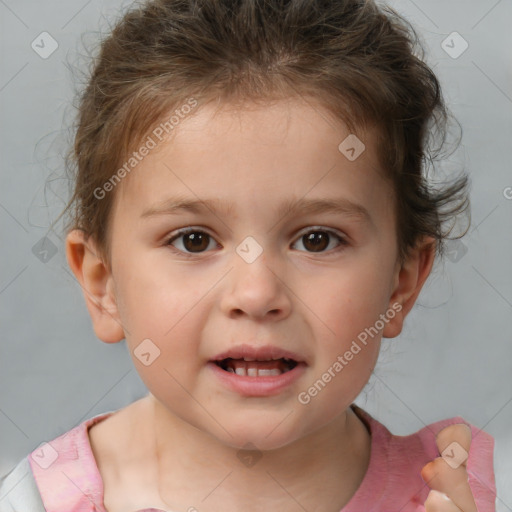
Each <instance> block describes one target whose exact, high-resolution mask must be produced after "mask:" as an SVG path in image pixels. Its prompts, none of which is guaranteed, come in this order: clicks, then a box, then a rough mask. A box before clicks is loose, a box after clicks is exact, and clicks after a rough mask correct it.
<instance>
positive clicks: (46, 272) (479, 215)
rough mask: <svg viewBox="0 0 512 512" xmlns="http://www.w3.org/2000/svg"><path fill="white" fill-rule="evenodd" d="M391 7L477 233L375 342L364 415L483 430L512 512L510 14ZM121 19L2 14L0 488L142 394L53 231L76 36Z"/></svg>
mask: <svg viewBox="0 0 512 512" xmlns="http://www.w3.org/2000/svg"><path fill="white" fill-rule="evenodd" d="M389 4H390V5H391V6H392V7H394V8H396V9H397V10H398V11H399V12H400V13H402V14H404V15H405V16H406V17H407V18H408V19H409V20H411V21H412V22H413V23H414V24H415V26H416V27H417V29H418V31H419V32H420V34H421V36H422V37H423V40H424V43H425V45H426V49H427V60H428V62H429V63H430V65H431V66H432V67H433V68H434V70H435V71H436V73H437V74H438V76H439V78H440V79H441V82H442V85H443V88H444V94H445V98H446V100H447V102H448V104H449V107H450V108H451V110H452V112H453V113H454V115H455V117H456V118H457V119H458V120H459V121H460V123H461V124H462V128H463V139H462V144H461V145H460V147H459V149H458V150H457V152H455V153H454V154H453V155H452V156H451V157H450V158H449V160H448V161H446V162H445V163H444V164H443V165H442V166H441V167H440V171H441V172H442V173H447V174H449V173H450V172H452V171H454V172H456V171H457V170H460V169H461V168H466V169H467V170H468V171H469V173H470V175H471V179H472V194H471V200H472V222H471V228H470V231H469V233H468V235H467V236H466V237H465V238H464V239H463V242H462V244H461V243H454V244H453V245H452V251H451V252H450V254H449V257H448V258H447V259H446V260H445V261H444V262H443V263H438V264H437V266H436V268H435V271H434V273H433V274H432V275H431V277H430V279H429V281H428V282H427V285H426V287H425V289H424V291H423V292H422V294H421V296H420V298H419V301H418V303H417V305H416V306H415V308H414V310H413V311H412V313H411V314H410V316H409V317H408V320H407V325H406V328H405V330H404V332H403V333H402V335H401V336H400V337H399V338H396V339H394V340H383V347H384V350H383V351H382V353H381V357H380V363H379V365H378V367H377V369H376V371H375V375H374V376H373V377H372V379H371V380H370V382H369V384H368V386H367V388H366V389H365V391H364V392H363V393H362V394H361V396H360V397H359V399H358V401H357V403H358V404H359V405H361V406H362V407H364V408H365V409H366V410H368V412H370V414H373V415H374V416H375V417H376V418H377V419H379V420H380V421H382V422H383V423H384V424H385V425H386V426H387V427H388V428H389V429H390V430H391V431H392V432H393V433H396V434H402V435H405V434H408V433H411V432H414V431H416V430H418V429H420V428H422V427H423V426H424V425H425V424H428V423H431V422H433V421H437V420H439V419H443V418H447V417H452V416H457V415H460V416H462V417H464V418H465V419H466V420H468V421H470V422H471V423H473V424H474V425H476V426H477V427H479V428H484V429H485V430H486V431H487V432H489V433H490V434H491V435H493V436H494V437H495V440H496V448H495V469H496V478H497V487H498V500H497V510H499V511H500V510H503V511H505V510H506V511H512V492H511V490H510V486H509V485H508V486H507V485H506V484H507V482H510V481H512V462H511V457H512V434H511V432H512V428H511V427H512V339H511V338H512V271H511V263H512V256H511V255H512V188H507V187H512V171H511V161H512V149H511V146H512V126H511V120H512V80H511V78H512V62H511V49H512V36H511V30H510V26H511V22H512V2H511V1H510V0H500V1H496V0H485V1H484V0H471V1H468V0H449V1H447V0H436V1H422V2H420V1H419V0H418V1H416V2H413V1H411V0H403V1H391V2H389ZM128 5H129V2H124V3H121V2H119V1H114V0H109V1H99V0H96V1H94V0H93V1H91V0H90V1H88V2H87V1H83V0H80V1H77V0H72V1H70V0H67V1H63V0H61V1H57V0H50V1H47V2H37V1H33V0H32V1H28V0H27V1H13V0H0V23H1V26H0V34H1V36H0V37H1V44H2V46H1V65H0V70H1V78H0V109H1V127H0V155H1V173H2V174H1V179H2V186H1V189H0V223H1V230H2V231H1V232H2V239H3V243H2V244H1V255H2V266H1V273H0V304H1V311H0V315H1V325H2V337H1V345H0V347H1V357H0V379H1V380H0V436H1V437H0V475H3V474H5V473H7V472H8V471H9V470H10V469H11V468H12V467H13V466H14V465H15V464H16V463H17V462H18V461H19V460H20V459H21V458H22V457H24V456H26V455H27V454H28V453H29V452H30V451H32V450H34V449H35V448H36V447H37V446H39V445H40V444H41V443H43V442H46V441H50V440H52V439H54V438H55V437H57V436H58V435H60V434H62V433H64V432H66V431H68V430H69V429H71V428H73V427H74V426H76V425H77V424H78V423H80V422H82V421H84V420H85V419H87V418H90V417H91V416H94V415H96V414H99V413H101V412H106V411H109V410H115V409H118V408H121V407H123V406H125V405H127V404H129V403H130V402H132V401H134V400H136V399H138V398H140V397H142V396H144V395H145V394H146V389H145V387H144V385H143V383H142V381H141V380H140V379H139V377H138V375H137V373H136V371H135V369H134V368H133V366H132V362H131V359H130V357H129V354H128V353H127V350H126V346H125V343H124V342H121V343H119V344H115V345H107V344H104V343H102V342H101V341H99V340H98V339H97V338H96V337H95V335H94V332H93V330H92V327H91V322H90V318H89V316H88V313H87V310H86V308H85V304H84V299H83V297H82V293H81V290H80V287H79V286H78V284H77V282H76V280H75V279H74V277H73V276H72V274H71V272H70V271H69V270H68V269H67V264H66V261H65V256H64V246H63V235H62V233H61V232H59V231H49V226H50V224H51V222H52V221H53V219H55V218H56V216H57V214H58V213H59V212H60V211H61V209H62V207H63V205H64V202H65V200H66V198H67V194H68V184H67V182H66V180H65V175H64V174H63V161H62V155H63V154H64V151H65V150H66V145H67V144H68V143H69V137H70V132H69V129H70V122H71V121H70V119H71V116H72V114H73V110H72V107H71V106H70V105H71V102H72V99H73V94H74V88H75V85H74V83H73V77H72V73H71V71H70V69H69V68H70V66H69V63H71V64H72V65H73V66H76V67H78V68H79V69H82V71H83V70H86V69H87V68H86V67H84V66H86V60H85V59H84V57H83V55H84V54H85V52H84V49H83V46H82V43H81V35H82V34H83V33H84V32H88V33H89V34H88V35H86V36H85V38H84V41H85V42H86V43H87V44H89V43H90V42H91V41H94V40H95V38H96V34H94V32H97V31H98V30H100V29H101V30H102V31H105V30H107V29H108V24H109V23H108V22H109V20H111V21H112V20H113V19H114V17H115V16H116V13H117V12H118V11H119V9H120V8H121V7H122V6H125V7H126V6H128ZM43 31H47V32H49V33H50V34H51V36H52V37H53V38H54V39H55V40H56V41H57V43H58V48H57V49H56V51H55V52H54V53H53V54H51V55H50V56H49V57H48V58H46V59H43V58H42V57H41V56H39V55H38V54H37V53H36V52H35V51H34V50H33V49H32V47H31V43H32V41H34V40H36V42H37V41H40V38H38V36H39V34H41V32H43ZM453 31H457V32H458V33H460V34H461V36H462V37H463V38H464V40H466V41H467V43H468V44H469V47H468V49H467V50H466V51H465V52H464V53H462V55H460V56H458V57H457V58H453V57H452V56H450V55H448V54H447V53H446V52H445V51H444V49H443V48H442V47H441V44H442V41H443V40H445V39H446V38H447V36H448V35H449V34H451V33H452V32H453ZM91 32H92V33H91ZM45 48H46V50H47V49H48V48H50V46H49V43H48V41H47V44H46V45H45ZM459 48H461V46H460V41H459V42H457V41H455V43H454V51H455V50H457V49H459ZM74 75H75V77H76V76H77V72H76V71H75V73H74ZM78 77H80V75H78ZM77 85H78V86H79V85H80V84H77ZM507 192H508V193H507ZM507 196H508V198H507ZM45 236H47V237H48V239H49V240H50V241H51V242H48V240H47V241H46V242H45V246H44V247H43V248H42V249H41V247H40V245H37V244H41V243H42V242H41V239H43V237H45ZM34 247H35V248H34ZM52 249H55V250H56V253H55V254H52ZM45 250H46V251H47V252H46V253H45V252H44V251H45ZM45 254H46V256H45ZM44 256H45V257H46V259H47V261H46V262H44V261H42V259H43V260H44V259H45V258H44ZM41 258H42V259H41Z"/></svg>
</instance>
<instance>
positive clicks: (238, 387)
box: [206, 361, 306, 396]
mask: <svg viewBox="0 0 512 512" xmlns="http://www.w3.org/2000/svg"><path fill="white" fill-rule="evenodd" d="M206 366H207V367H209V368H211V370H212V371H213V372H214V374H215V375H216V376H217V377H218V378H219V379H220V381H221V382H222V383H223V384H224V385H226V386H227V387H229V388H230V389H231V390H233V391H235V392H236V393H239V394H240V395H243V396H272V395H277V394H278V393H280V392H281V391H282V390H283V389H285V388H286V387H288V386H290V385H291V384H293V383H294V382H295V381H296V380H297V379H299V378H300V377H301V376H302V375H303V374H304V372H305V370H306V365H305V364H304V363H300V364H298V365H297V366H295V368H293V369H291V370H289V371H287V372H284V373H281V375H266V376H265V377H245V376H241V375H237V374H236V373H231V372H227V371H226V370H223V369H222V368H221V367H220V366H218V365H216V364H215V363H213V362H211V361H210V362H209V363H208V364H207V365H206Z"/></svg>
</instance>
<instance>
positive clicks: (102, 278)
mask: <svg viewBox="0 0 512 512" xmlns="http://www.w3.org/2000/svg"><path fill="white" fill-rule="evenodd" d="M66 257H67V260H68V264H69V266H70V268H71V270H72V271H73V274H75V277H76V279H77V280H78V282H79V284H80V286H81V287H82V290H83V292H84V297H85V303H86V305H87V309H88V310H89V314H90V315H91V319H92V323H93V327H94V332H95V333H96V336H97V337H98V338H99V339H100V340H102V341H104V342H105V343H117V342H118V341H121V340H122V339H123V338H124V330H123V327H122V325H121V320H120V316H119V311H118V308H117V303H116V298H115V294H114V280H113V277H112V273H111V271H110V269H109V267H108V265H106V264H105V263H104V262H103V260H102V259H101V258H100V257H99V253H98V251H97V250H96V245H95V243H94V240H93V239H92V237H86V236H85V233H84V232H83V231H81V230H79V229H75V230H73V231H71V232H70V233H68V235H67V237H66Z"/></svg>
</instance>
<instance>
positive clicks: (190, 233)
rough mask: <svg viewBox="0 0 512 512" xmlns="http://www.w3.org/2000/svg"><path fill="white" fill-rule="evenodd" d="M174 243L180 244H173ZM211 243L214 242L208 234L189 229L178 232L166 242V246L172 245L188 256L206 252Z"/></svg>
mask: <svg viewBox="0 0 512 512" xmlns="http://www.w3.org/2000/svg"><path fill="white" fill-rule="evenodd" d="M180 239H181V240H180ZM175 241H178V242H181V243H178V244H175V243H174V242H175ZM211 242H214V240H213V238H212V237H211V236H210V235H209V234H208V233H205V232H204V231H200V230H198V229H189V230H182V231H179V232H178V233H177V234H176V235H174V236H173V237H172V238H170V239H169V240H168V241H167V243H166V245H172V246H173V247H175V248H176V249H177V250H179V251H180V252H182V253H184V254H185V255H189V254H200V253H202V252H204V251H206V249H208V246H209V245H210V243H211ZM178 246H181V247H178ZM214 246H215V244H214Z"/></svg>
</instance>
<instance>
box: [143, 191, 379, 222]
mask: <svg viewBox="0 0 512 512" xmlns="http://www.w3.org/2000/svg"><path fill="white" fill-rule="evenodd" d="M234 207H235V205H234V204H233V203H226V202H223V201H221V200H219V199H202V200H199V199H187V198H184V197H174V198H172V197H171V198H168V199H166V200H164V201H162V202H161V203H158V204H156V205H154V206H152V207H150V208H148V209H147V210H145V211H144V212H143V213H142V214H141V217H143V218H146V217H153V216H156V215H178V214H179V213H180V212H189V213H194V214H201V213H205V212H206V211H207V210H209V211H211V212H214V213H216V214H217V213H220V214H224V215H225V216H226V217H229V216H230V215H232V214H233V210H234ZM299 212H300V213H301V214H303V215H308V214H309V215H311V214H315V213H317V214H318V213H334V214H342V215H346V216H349V217H354V218H355V219H356V220H359V221H361V222H366V223H368V224H373V220H372V217H371V216H370V214H369V212H368V210H367V209H366V208H365V207H364V206H362V205H361V204H358V203H354V202H352V201H350V200H349V199H346V198H335V199H305V198H300V199H290V200H288V201H285V202H284V203H282V204H281V205H280V207H279V208H278V209H277V216H278V217H279V218H282V217H284V216H285V215H290V214H292V213H299Z"/></svg>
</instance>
